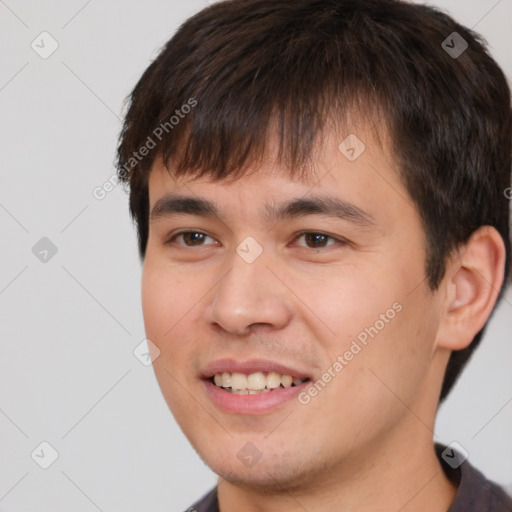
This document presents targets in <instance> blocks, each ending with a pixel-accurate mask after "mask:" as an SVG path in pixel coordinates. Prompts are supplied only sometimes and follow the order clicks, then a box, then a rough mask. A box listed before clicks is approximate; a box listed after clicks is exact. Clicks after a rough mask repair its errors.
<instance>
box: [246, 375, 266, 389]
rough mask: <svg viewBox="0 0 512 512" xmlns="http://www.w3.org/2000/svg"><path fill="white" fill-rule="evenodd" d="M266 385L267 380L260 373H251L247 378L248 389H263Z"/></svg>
mask: <svg viewBox="0 0 512 512" xmlns="http://www.w3.org/2000/svg"><path fill="white" fill-rule="evenodd" d="M266 385H267V379H266V378H265V375H264V374H263V373H261V372H257V373H251V374H250V375H248V376H247V388H248V389H263V388H264V387H265V386H266Z"/></svg>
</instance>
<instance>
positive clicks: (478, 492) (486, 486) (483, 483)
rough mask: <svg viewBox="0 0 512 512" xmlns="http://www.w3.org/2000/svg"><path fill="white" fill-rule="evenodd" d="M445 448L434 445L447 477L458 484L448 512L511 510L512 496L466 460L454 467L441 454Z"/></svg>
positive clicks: (510, 511) (501, 511) (507, 511)
mask: <svg viewBox="0 0 512 512" xmlns="http://www.w3.org/2000/svg"><path fill="white" fill-rule="evenodd" d="M445 448H446V447H443V446H440V445H436V451H437V454H438V457H439V460H440V462H441V465H442V467H443V470H444V471H445V473H446V475H447V477H448V478H450V480H451V481H452V482H453V483H454V484H456V485H457V486H458V490H457V494H456V496H455V499H454V501H453V503H452V505H451V506H450V508H449V510H448V512H512V498H511V497H510V496H509V495H508V494H507V493H506V492H505V491H504V490H503V489H502V488H501V487H500V486H499V485H497V484H496V483H494V482H492V481H490V480H488V479H487V478H486V477H485V476H484V475H483V474H482V473H481V472H480V471H479V470H478V469H476V468H475V467H474V466H472V465H471V464H470V463H469V461H467V460H465V461H464V462H462V463H461V464H459V465H457V466H456V467H454V466H453V464H450V463H449V462H447V459H445V458H443V456H442V453H443V449H445ZM452 452H453V450H452ZM459 460H463V459H459Z"/></svg>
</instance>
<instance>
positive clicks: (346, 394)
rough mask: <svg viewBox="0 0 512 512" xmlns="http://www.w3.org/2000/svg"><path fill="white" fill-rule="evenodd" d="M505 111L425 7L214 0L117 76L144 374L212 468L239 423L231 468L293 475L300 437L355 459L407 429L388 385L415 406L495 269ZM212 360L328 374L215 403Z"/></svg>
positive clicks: (333, 455)
mask: <svg viewBox="0 0 512 512" xmlns="http://www.w3.org/2000/svg"><path fill="white" fill-rule="evenodd" d="M453 32H457V33H458V34H459V36H460V37H462V38H463V39H464V40H465V41H466V42H467V44H468V47H467V49H466V50H465V51H464V52H463V53H462V54H461V55H459V56H457V58H454V55H453V54H452V55H450V54H449V53H448V52H447V51H446V47H445V46H443V45H442V43H443V41H444V40H445V39H446V38H448V37H449V36H451V35H452V34H453ZM457 44H458V43H457ZM511 127H512V121H511V112H510V91H509V88H508V86H507V83H506V79H505V77H504V76H503V73H502V72H501V70H500V69H499V67H498V66H497V65H496V63H495V62H494V61H493V59H492V58H491V57H490V56H489V55H488V53H487V51H486V49H485V47H484V44H483V41H482V40H481V39H480V38H479V36H478V35H477V34H475V33H473V32H471V31H470V30H468V29H466V28H464V27H462V26H461V25H459V24H457V23H456V22H455V21H454V20H452V19H451V18H450V17H448V16H447V15H445V14H443V13H441V12H439V11H437V10H435V9H434V8H431V7H426V6H421V5H414V4H408V3H404V2H400V1H395V0H358V1H357V2H356V1H351V0H293V1H289V0H284V1H275V0H236V1H227V2H219V3H216V4H214V5H212V6H210V7H208V8H207V9H205V10H203V11H201V12H200V13H199V14H197V15H195V16H194V17H192V18H191V19H189V20H188V21H187V22H186V23H185V24H184V25H183V26H182V27H181V28H180V29H179V31H178V32H177V33H176V35H175V36H174V37H173V38H172V39H171V40H170V41H169V42H168V43H167V45H166V46H165V47H164V48H163V49H162V51H161V52H160V54H159V55H158V57H157V58H156V59H155V61H154V62H153V63H152V64H151V65H150V66H149V68H148V69H147V70H146V72H145V73H144V75H143V76H142V78H141V79H140V81H139V82H138V84H137V85H136V87H135V89H134V91H133V93H132V94H131V97H130V103H129V108H128V111H127V115H126V119H125V124H124V128H123V132H122V134H121V139H120V145H119V150H118V169H119V177H120V179H121V180H122V181H125V182H126V183H128V184H129V186H130V211H131V214H132V216H133V218H134V220H135V221H136V225H137V228H138V238H139V251H140V255H141V258H142V260H143V262H144V269H143V280H142V295H143V310H144V320H145V325H146V333H147V336H148V338H149V339H151V340H152V341H153V343H155V345H156V346H157V347H158V348H159V350H160V353H161V355H160V357H159V358H158V359H156V360H155V363H154V366H155V372H156V374H157V377H158V380H159V383H160V386H161V388H162V391H163V393H164V396H165V398H166V400H167V402H168V403H169V405H170V407H171V410H172V411H173V413H174V415H175V417H176V419H177V421H178V423H179V424H180V426H181V427H182V428H183V430H184V432H185V434H186V435H187V436H188V438H189V439H190V441H191V443H192V444H193V445H194V447H195V448H196V449H197V451H198V452H199V453H200V455H201V456H202V457H203V458H204V459H205V461H206V462H207V463H208V464H209V465H210V466H211V467H212V468H213V469H214V470H215V471H216V472H218V473H219V474H226V473H228V472H229V468H233V467H234V464H235V462H236V461H237V458H236V455H237V453H238V451H239V450H240V448H242V446H244V444H245V442H251V443H252V445H254V446H256V447H257V449H258V451H259V452H261V453H262V454H263V458H262V461H263V462H264V463H263V464H261V465H260V464H258V467H260V468H261V470H260V471H261V473H257V472H256V470H255V468H248V467H245V468H243V467H242V468H239V469H240V470H241V474H242V473H244V471H245V472H246V473H247V475H249V474H250V476H251V478H252V479H253V480H254V479H256V480H258V479H259V480H260V481H261V482H262V484H263V483H264V482H265V483H266V484H267V485H270V484H269V482H268V481H267V480H268V475H267V476H265V469H268V468H276V467H278V468H280V470H279V471H278V472H277V473H278V475H277V476H276V474H274V478H277V480H279V479H281V481H284V480H286V479H289V480H290V481H292V480H293V481H296V482H298V481H299V480H300V478H299V476H300V475H303V476H304V475H305V474H306V469H305V468H306V466H308V465H310V461H311V460H312V459H314V456H315V455H316V456H317V459H318V461H319V462H318V464H319V465H321V466H322V467H326V466H329V465H332V466H334V465H336V464H337V461H339V460H342V459H344V460H345V461H352V462H354V461H355V460H356V459H357V457H358V456H361V453H362V451H364V450H367V451H368V450H370V449H371V447H375V445H376V444H377V443H378V441H382V440H383V438H384V437H385V436H393V435H395V434H394V433H396V432H397V431H398V430H399V429H400V428H405V427H406V426H407V428H408V429H409V431H410V430H411V429H414V428H420V429H421V428H424V425H423V426H421V425H417V424H416V425H413V424H412V423H411V418H410V414H409V415H408V413H407V411H406V410H404V407H403V403H406V404H408V406H410V407H412V408H415V409H414V410H416V409H418V410H421V411H423V412H424V413H425V414H426V415H427V416H428V415H429V414H431V416H432V421H433V417H434V415H435V409H436V407H437V405H438V403H439V401H440V400H441V401H442V400H443V399H444V398H445V397H446V396H447V394H448V393H449V391H450V389H451V388H452V386H453V384H454V383H455V381H456V379H457V377H458V375H459V374H460V372H461V370H462V368H463V367H464V365H465V364H466V362H467V360H468V359H469V357H470V355H471V353H472V352H473V351H474V349H475V348H476V347H477V346H478V344H479V342H480V340H481V337H482V333H483V332H484V329H485V325H486V322H487V321H488V319H489V317H490V315H491V313H492V311H493V308H494V307H495V304H496V303H497V302H498V301H499V298H500V295H501V294H502V293H503V290H504V287H505V283H506V280H507V275H508V269H509V262H510V236H509V199H508V198H509V197H510V194H507V190H510V188H509V187H510V168H511V165H510V164H511V160H510V158H511V146H510V143H511V130H512V128H511ZM354 136H355V137H354ZM354 157H355V158H354ZM165 196H172V197H173V200H167V201H165V200H164V197H165ZM184 197H186V198H188V199H186V200H183V198H184ZM180 198H181V200H180ZM168 199H169V198H168ZM177 199H178V200H177ZM200 199H202V200H206V201H200ZM298 199H301V201H298ZM336 201H337V202H336ZM287 202H288V203H293V204H288V208H284V207H283V205H284V204H285V203H287ZM335 203H336V204H335ZM329 209H331V210H332V209H334V210H335V211H336V212H337V215H338V216H337V217H334V216H330V215H327V214H326V213H325V210H329ZM214 210H215V211H214ZM152 213H153V215H151V214H152ZM185 231H187V232H189V233H190V232H193V233H196V234H195V236H194V237H192V240H191V239H190V237H189V238H187V237H184V236H181V237H180V233H181V234H183V232H185ZM306 231H307V232H309V233H310V235H300V233H301V232H306ZM314 233H317V235H314ZM198 234H199V236H197V235H198ZM247 237H251V238H250V239H248V240H247ZM329 237H331V238H329ZM241 242H243V244H245V245H242V246H241V247H240V244H241ZM237 249H238V250H237ZM244 251H246V252H248V253H251V256H253V258H249V260H252V261H250V262H249V260H248V259H247V258H245V259H244V258H243V252H244ZM484 262H487V263H484ZM365 334H366V336H365ZM347 351H348V352H350V353H351V354H352V356H350V355H349V354H348V352H347ZM343 354H346V355H347V357H342V360H343V362H341V361H340V359H338V356H339V355H343ZM226 357H229V358H232V359H235V360H236V359H238V360H248V359H252V358H266V359H273V360H275V361H277V362H280V364H283V365H285V366H288V367H290V366H291V367H292V368H293V369H294V370H296V371H297V372H299V373H300V372H302V374H304V376H307V377H308V378H310V379H311V380H312V381H317V380H319V379H320V380H321V381H322V382H323V383H324V385H323V386H322V385H319V386H318V389H317V394H314V393H313V395H314V400H312V399H311V398H313V396H312V395H311V393H308V394H305V395H303V402H304V403H300V401H299V400H297V401H295V402H294V404H293V406H291V405H283V406H282V407H277V409H273V412H271V413H270V412H268V413H262V414H256V415H237V414H232V413H227V412H225V411H224V412H223V411H221V410H219V409H217V408H216V407H214V406H213V405H212V404H211V403H210V402H209V401H208V396H207V394H206V392H205V390H204V387H205V386H204V385H205V382H204V381H203V379H202V377H206V375H205V372H207V371H210V372H211V371H212V368H211V367H210V366H209V365H210V363H212V362H214V361H217V360H218V359H222V358H226ZM348 358H349V359H348ZM347 359H348V360H347ZM336 362H338V363H339V365H338V366H335V363H336ZM340 365H341V367H340ZM325 372H327V373H329V374H330V375H331V377H330V378H329V377H325V379H324V378H323V377H322V376H323V375H325ZM326 380H327V381H328V383H326V382H325V381H326ZM320 388H321V389H320ZM309 389H311V386H310V388H309ZM390 390H393V392H394V393H396V394H398V395H399V396H400V398H401V402H400V401H397V400H396V397H394V396H393V394H392V393H390ZM307 396H309V397H310V399H307V398H304V397H307ZM305 402H307V403H305ZM288 408H289V410H290V411H292V410H293V416H291V417H290V419H288V420H285V419H283V418H284V417H285V416H286V415H287V414H289V412H288ZM279 414H281V415H282V417H281V420H282V421H283V423H282V425H281V424H280V426H279V428H277V429H276V430H275V432H274V431H273V430H272V429H273V428H275V427H276V425H277V424H278V423H279V421H278V419H279V418H280V416H279ZM198 420H199V421H198ZM414 421H416V423H417V420H414ZM370 424H371V425H378V428H372V429H369V428H368V426H369V425H370ZM296 425H307V427H302V428H301V429H297V428H296ZM340 429H341V431H343V432H345V433H346V434H347V436H346V437H344V441H343V442H342V443H341V444H340V440H339V439H338V440H334V441H330V442H332V443H334V445H333V446H331V445H330V444H329V442H327V443H326V441H325V440H326V439H333V435H332V434H333V433H334V432H339V431H340ZM269 432H272V434H271V435H270V434H269ZM297 443H300V445H301V446H303V453H301V454H297V453H296V451H294V450H295V447H296V446H297ZM252 445H249V448H246V450H247V449H249V450H252V449H254V448H253V447H251V446H252ZM212 446H217V447H219V446H220V447H221V450H220V455H219V449H218V448H216V450H215V454H214V452H213V451H212V450H213V449H212ZM238 459H240V457H238ZM240 460H241V459H240ZM265 464H268V466H267V465H265ZM313 469H314V468H313ZM247 475H245V476H244V474H242V476H240V481H242V482H243V481H247V479H249V476H247Z"/></svg>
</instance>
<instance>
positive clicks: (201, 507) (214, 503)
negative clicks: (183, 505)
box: [185, 487, 219, 512]
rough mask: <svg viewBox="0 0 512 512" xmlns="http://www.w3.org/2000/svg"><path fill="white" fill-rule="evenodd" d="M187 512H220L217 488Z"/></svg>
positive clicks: (186, 511)
mask: <svg viewBox="0 0 512 512" xmlns="http://www.w3.org/2000/svg"><path fill="white" fill-rule="evenodd" d="M185 512H219V502H218V500H217V487H214V488H213V489H211V490H210V491H208V492H207V493H206V494H205V495H204V496H203V497H202V498H200V499H199V500H198V501H196V502H195V503H194V504H193V505H191V506H190V507H189V508H187V509H186V510H185Z"/></svg>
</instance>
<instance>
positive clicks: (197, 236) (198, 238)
mask: <svg viewBox="0 0 512 512" xmlns="http://www.w3.org/2000/svg"><path fill="white" fill-rule="evenodd" d="M180 238H181V240H182V241H183V243H178V245H183V246H185V247H197V246H201V245H205V244H204V243H203V242H204V241H205V239H207V238H211V237H209V236H208V235H206V234H205V233H201V232H200V231H183V232H181V233H177V234H176V235H174V236H173V237H172V238H171V239H170V240H169V241H168V242H167V243H169V244H170V243H173V242H175V241H176V240H178V239H180ZM212 240H213V239H212Z"/></svg>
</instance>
